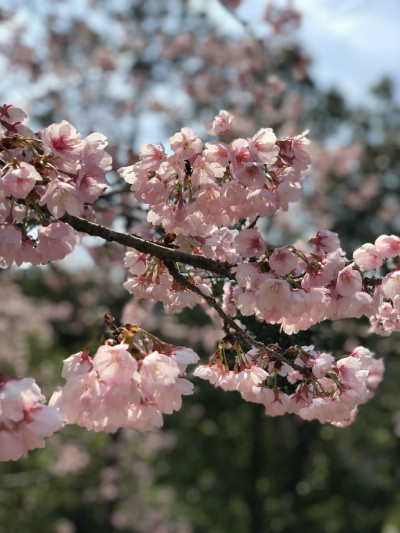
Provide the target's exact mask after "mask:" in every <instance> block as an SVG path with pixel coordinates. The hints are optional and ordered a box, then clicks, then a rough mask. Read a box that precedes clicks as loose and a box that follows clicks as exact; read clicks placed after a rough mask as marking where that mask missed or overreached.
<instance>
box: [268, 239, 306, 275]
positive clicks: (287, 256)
mask: <svg viewBox="0 0 400 533" xmlns="http://www.w3.org/2000/svg"><path fill="white" fill-rule="evenodd" d="M268 262H269V266H270V267H271V268H272V270H273V271H274V272H275V273H276V274H278V276H286V274H290V273H291V272H292V271H293V270H295V269H296V268H298V266H299V260H298V258H297V257H296V256H295V255H294V253H293V252H292V251H291V250H290V249H289V248H288V247H286V246H285V247H283V248H275V250H274V251H273V252H272V254H271V255H270V256H269V258H268Z"/></svg>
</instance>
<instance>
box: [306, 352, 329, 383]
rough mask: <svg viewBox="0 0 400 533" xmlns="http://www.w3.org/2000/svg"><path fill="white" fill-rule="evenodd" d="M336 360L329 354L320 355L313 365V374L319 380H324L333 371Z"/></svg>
mask: <svg viewBox="0 0 400 533" xmlns="http://www.w3.org/2000/svg"><path fill="white" fill-rule="evenodd" d="M334 360H335V359H334V358H333V357H332V356H331V355H329V354H328V353H320V354H318V356H317V357H316V359H315V360H314V362H313V365H312V373H313V374H314V376H315V377H316V378H318V379H320V378H323V377H325V376H326V374H327V373H328V372H329V371H330V370H331V368H332V365H333V362H334Z"/></svg>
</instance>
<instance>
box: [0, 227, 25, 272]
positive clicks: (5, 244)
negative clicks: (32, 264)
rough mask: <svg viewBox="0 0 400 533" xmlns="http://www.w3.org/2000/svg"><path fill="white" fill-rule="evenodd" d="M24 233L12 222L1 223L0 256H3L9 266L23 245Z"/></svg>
mask: <svg viewBox="0 0 400 533" xmlns="http://www.w3.org/2000/svg"><path fill="white" fill-rule="evenodd" d="M21 239H22V234H21V230H20V229H19V228H16V227H15V226H13V225H12V224H0V257H3V258H4V260H5V262H6V263H7V265H8V266H10V265H11V263H12V262H13V261H14V258H15V256H16V254H17V253H18V251H19V250H20V248H21V245H22V240H21Z"/></svg>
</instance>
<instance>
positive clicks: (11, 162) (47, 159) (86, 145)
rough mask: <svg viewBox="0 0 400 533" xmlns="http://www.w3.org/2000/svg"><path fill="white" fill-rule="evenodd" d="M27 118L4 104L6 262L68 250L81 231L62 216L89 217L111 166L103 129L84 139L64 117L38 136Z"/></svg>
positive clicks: (0, 127) (0, 137)
mask: <svg viewBox="0 0 400 533" xmlns="http://www.w3.org/2000/svg"><path fill="white" fill-rule="evenodd" d="M25 118H26V114H25V113H24V112H23V111H22V110H21V109H19V108H17V107H12V106H7V105H4V106H2V107H0V164H1V167H2V171H1V177H0V259H1V258H2V263H3V264H4V265H7V266H10V265H11V264H12V263H13V261H15V263H16V264H17V265H20V264H21V263H23V262H29V263H31V264H33V265H37V264H41V263H42V264H43V263H46V262H48V261H56V260H58V259H62V258H64V257H65V256H66V255H67V254H69V253H70V252H71V251H72V250H73V249H74V246H75V245H76V244H77V243H78V242H79V234H78V233H77V232H76V231H75V230H74V229H73V228H71V227H70V226H69V225H68V224H65V223H64V222H61V221H59V219H60V218H61V217H62V216H63V215H64V214H65V213H69V214H71V215H79V216H88V215H89V214H90V210H89V206H90V205H91V204H92V203H93V202H95V201H96V200H97V198H98V197H99V196H100V194H101V193H102V192H103V190H104V189H105V188H106V187H107V181H106V179H105V172H106V171H108V170H110V169H111V156H110V155H109V154H108V153H107V152H105V147H106V146H107V142H106V138H105V137H104V136H103V135H101V134H100V133H92V134H91V135H88V136H87V137H86V138H85V139H83V138H82V136H81V135H80V133H79V132H78V131H77V130H76V128H74V126H72V125H71V124H69V123H68V122H67V121H65V120H63V121H62V122H60V123H58V124H52V125H50V126H48V127H47V128H44V129H43V130H41V131H40V132H39V133H38V134H34V133H33V132H32V131H31V130H30V128H28V126H26V125H25V124H23V121H24V120H25ZM34 229H35V231H34V232H33V231H32V230H34Z"/></svg>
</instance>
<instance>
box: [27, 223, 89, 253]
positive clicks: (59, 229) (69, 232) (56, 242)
mask: <svg viewBox="0 0 400 533" xmlns="http://www.w3.org/2000/svg"><path fill="white" fill-rule="evenodd" d="M38 236H39V245H38V247H37V251H38V252H39V253H40V254H41V256H42V257H43V262H44V263H45V262H47V261H57V260H58V259H64V257H65V256H66V255H68V254H70V253H71V252H72V251H73V250H74V247H75V245H76V244H78V243H79V240H80V239H79V235H78V233H77V232H76V231H75V230H74V229H72V228H71V226H69V225H68V224H65V223H64V222H53V223H52V224H50V225H49V226H47V227H43V226H42V227H41V228H39V229H38Z"/></svg>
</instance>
